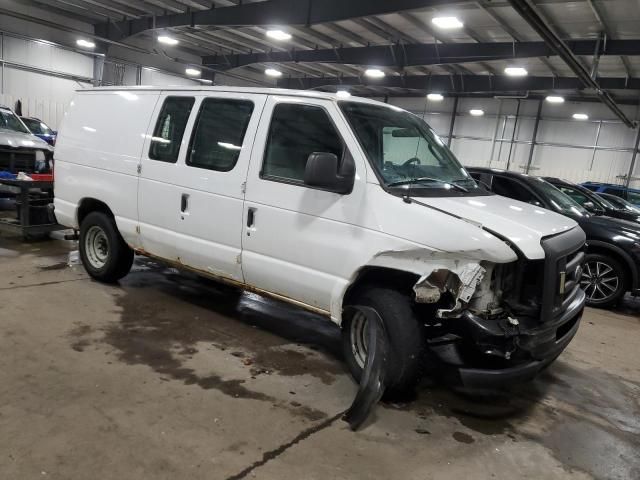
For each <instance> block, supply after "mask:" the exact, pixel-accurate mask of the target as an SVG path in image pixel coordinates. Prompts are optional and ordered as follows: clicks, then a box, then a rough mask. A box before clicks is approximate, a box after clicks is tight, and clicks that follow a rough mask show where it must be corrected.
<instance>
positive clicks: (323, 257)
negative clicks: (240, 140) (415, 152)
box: [242, 96, 366, 312]
mask: <svg viewBox="0 0 640 480" xmlns="http://www.w3.org/2000/svg"><path fill="white" fill-rule="evenodd" d="M347 150H349V151H350V152H351V153H352V154H353V157H354V160H355V164H356V180H355V184H354V187H353V190H352V191H351V193H349V194H345V195H343V194H338V193H333V192H329V191H326V190H323V189H320V188H312V187H308V186H306V185H305V184H304V181H303V179H304V172H305V167H306V161H307V158H308V157H309V155H310V154H311V153H313V152H327V153H334V154H335V155H336V156H338V158H339V159H342V158H343V157H344V155H345V154H346V153H347ZM357 152H359V150H358V147H357V143H356V140H355V138H354V137H353V136H352V135H351V133H350V131H349V129H348V128H347V125H346V122H345V121H344V119H343V118H342V116H341V115H340V113H339V111H338V109H337V107H336V105H335V103H334V102H332V101H329V100H322V99H306V98H305V99H301V98H292V97H280V96H270V97H269V99H268V100H267V103H266V105H265V109H264V112H263V114H262V119H261V123H260V126H259V129H258V134H257V136H256V142H255V145H254V148H253V152H252V158H251V164H250V168H249V175H248V177H247V190H246V194H245V212H244V227H243V228H244V231H243V235H242V239H243V240H242V269H243V273H244V275H245V281H246V282H247V283H248V284H250V285H252V286H255V287H258V288H260V289H262V290H266V291H269V292H271V293H274V294H277V295H280V296H283V297H287V298H290V299H294V300H296V301H299V302H302V303H304V304H306V305H309V306H312V307H315V308H316V309H318V310H322V311H327V312H328V311H329V310H330V303H331V294H332V292H333V291H334V289H335V288H339V287H340V286H343V285H344V284H346V282H347V281H348V278H347V277H348V276H349V275H350V273H351V272H349V268H348V263H349V262H348V258H349V257H350V252H352V251H353V249H357V248H358V245H359V244H360V243H361V242H362V239H363V235H364V232H363V230H364V229H363V228H361V227H359V226H358V225H362V224H363V221H362V217H363V216H364V213H365V209H364V201H365V199H364V197H365V192H366V183H365V179H366V174H365V166H364V159H363V158H362V157H361V155H359V154H357ZM351 256H352V255H351Z"/></svg>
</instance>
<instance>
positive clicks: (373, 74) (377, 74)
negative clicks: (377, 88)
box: [364, 68, 385, 78]
mask: <svg viewBox="0 0 640 480" xmlns="http://www.w3.org/2000/svg"><path fill="white" fill-rule="evenodd" d="M364 74H365V75H366V76H367V77H370V78H382V77H384V75H385V73H384V72H383V71H382V70H380V69H379V68H367V69H366V70H365V72H364Z"/></svg>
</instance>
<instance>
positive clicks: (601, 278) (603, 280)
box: [580, 261, 620, 303]
mask: <svg viewBox="0 0 640 480" xmlns="http://www.w3.org/2000/svg"><path fill="white" fill-rule="evenodd" d="M619 286H620V276H619V274H618V272H616V271H615V269H614V268H613V267H612V266H611V265H608V264H607V263H605V262H601V261H592V262H587V263H586V264H585V265H584V269H583V271H582V277H581V278H580V287H582V289H583V290H584V292H585V294H586V296H587V299H588V300H590V301H592V302H598V303H600V302H605V301H607V300H608V299H610V298H611V297H613V296H614V295H615V294H616V292H617V291H618V287H619Z"/></svg>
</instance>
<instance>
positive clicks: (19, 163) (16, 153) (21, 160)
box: [0, 146, 51, 173]
mask: <svg viewBox="0 0 640 480" xmlns="http://www.w3.org/2000/svg"><path fill="white" fill-rule="evenodd" d="M50 157H51V155H50V153H49V152H45V158H46V159H47V160H49V159H50ZM36 168H37V166H36V150H34V149H32V148H7V147H3V146H0V170H5V171H9V172H11V173H18V172H25V173H46V171H37V170H36ZM46 169H47V170H48V169H49V167H48V166H47V167H46Z"/></svg>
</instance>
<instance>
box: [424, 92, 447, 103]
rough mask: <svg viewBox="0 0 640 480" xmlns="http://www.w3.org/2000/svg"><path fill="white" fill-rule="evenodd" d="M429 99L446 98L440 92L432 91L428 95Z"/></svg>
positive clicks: (437, 100)
mask: <svg viewBox="0 0 640 480" xmlns="http://www.w3.org/2000/svg"><path fill="white" fill-rule="evenodd" d="M427 100H431V101H432V102H441V101H442V100H444V97H443V96H442V94H440V93H430V94H429V95H427Z"/></svg>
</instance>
